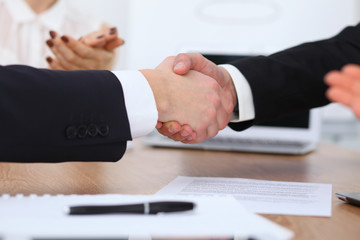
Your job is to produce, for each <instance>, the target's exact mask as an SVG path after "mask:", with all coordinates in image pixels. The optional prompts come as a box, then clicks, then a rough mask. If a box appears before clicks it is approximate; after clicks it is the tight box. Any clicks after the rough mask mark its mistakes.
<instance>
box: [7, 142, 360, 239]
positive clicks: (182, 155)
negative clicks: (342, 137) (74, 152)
mask: <svg viewBox="0 0 360 240" xmlns="http://www.w3.org/2000/svg"><path fill="white" fill-rule="evenodd" d="M177 176H198V177H201V176H202V177H231V178H251V179H262V180H278V181H296V182H314V183H330V184H333V196H332V217H330V218H321V217H306V216H286V215H263V216H264V217H266V218H268V219H270V220H272V221H274V222H276V223H278V224H280V225H282V226H284V227H287V228H289V229H291V230H292V231H294V232H295V238H294V239H360V208H359V207H354V206H351V205H348V204H344V203H342V202H341V201H340V200H338V199H337V198H336V197H335V192H360V153H358V152H354V151H350V150H347V149H343V148H339V147H336V146H333V145H327V144H321V145H320V146H319V147H318V148H317V150H316V151H314V152H312V153H310V154H307V155H303V156H289V155H266V154H252V153H234V152H213V151H201V150H179V149H165V148H150V147H144V146H142V144H141V142H140V140H138V141H136V142H135V144H134V147H133V149H130V150H128V151H127V153H126V154H125V156H124V157H123V159H121V160H120V161H118V162H116V163H102V162H95V163H80V162H72V163H71V162H69V163H58V164H51V163H43V164H39V163H36V164H21V163H20V164H19V163H0V194H4V193H7V194H11V195H15V194H25V195H28V194H33V193H35V194H104V193H119V194H153V193H156V192H157V191H158V190H160V189H161V188H162V187H164V186H165V185H166V184H168V183H169V182H170V181H172V180H173V179H174V178H176V177H177Z"/></svg>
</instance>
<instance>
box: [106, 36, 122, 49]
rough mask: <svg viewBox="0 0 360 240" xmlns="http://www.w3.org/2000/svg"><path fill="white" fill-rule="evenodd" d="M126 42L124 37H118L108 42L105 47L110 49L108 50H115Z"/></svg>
mask: <svg viewBox="0 0 360 240" xmlns="http://www.w3.org/2000/svg"><path fill="white" fill-rule="evenodd" d="M124 44H125V41H124V39H122V38H116V39H114V40H112V41H110V42H107V43H106V45H105V46H104V49H106V50H108V51H112V50H114V49H115V48H118V47H120V46H122V45H124Z"/></svg>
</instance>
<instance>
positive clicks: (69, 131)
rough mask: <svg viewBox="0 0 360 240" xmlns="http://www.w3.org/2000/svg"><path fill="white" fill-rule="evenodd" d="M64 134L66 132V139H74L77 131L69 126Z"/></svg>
mask: <svg viewBox="0 0 360 240" xmlns="http://www.w3.org/2000/svg"><path fill="white" fill-rule="evenodd" d="M65 132H66V137H67V138H68V139H74V138H75V137H76V135H77V133H78V131H77V129H76V127H75V126H69V127H67V128H66V130H65Z"/></svg>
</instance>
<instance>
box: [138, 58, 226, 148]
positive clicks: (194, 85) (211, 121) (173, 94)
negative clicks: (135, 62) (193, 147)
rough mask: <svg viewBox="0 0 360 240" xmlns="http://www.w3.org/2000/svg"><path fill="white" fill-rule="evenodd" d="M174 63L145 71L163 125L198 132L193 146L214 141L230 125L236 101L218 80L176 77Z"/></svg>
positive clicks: (170, 60) (193, 75) (194, 74)
mask: <svg viewBox="0 0 360 240" xmlns="http://www.w3.org/2000/svg"><path fill="white" fill-rule="evenodd" d="M174 60H175V57H169V58H167V59H166V60H165V61H164V62H162V63H161V64H160V65H159V66H158V67H157V68H156V69H155V70H142V71H141V72H142V73H143V74H144V76H145V77H146V79H147V80H148V82H149V84H150V86H151V88H152V90H153V93H154V96H155V101H156V105H157V109H158V112H159V121H160V122H170V121H177V122H179V123H180V124H182V125H184V124H188V125H186V126H184V128H185V129H186V127H187V126H188V127H191V129H194V131H196V136H195V137H196V138H195V139H192V140H188V142H189V143H199V142H202V141H205V140H207V139H208V138H211V137H214V136H215V135H216V134H217V133H218V131H219V130H220V129H223V128H225V127H226V125H227V123H228V122H229V121H230V118H231V114H232V110H233V102H232V98H231V97H229V96H228V95H227V93H226V91H225V90H224V89H223V88H221V86H220V85H219V84H218V82H217V81H216V80H214V79H213V78H211V77H209V76H206V75H204V74H202V73H200V72H197V71H193V70H190V71H189V72H188V73H186V74H185V75H183V76H180V75H177V74H175V73H174V72H173V64H174ZM185 131H186V130H185ZM180 134H181V133H180Z"/></svg>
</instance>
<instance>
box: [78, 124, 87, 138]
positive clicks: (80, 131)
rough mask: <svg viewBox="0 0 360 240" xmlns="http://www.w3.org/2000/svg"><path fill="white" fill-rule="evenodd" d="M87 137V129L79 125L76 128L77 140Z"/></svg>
mask: <svg viewBox="0 0 360 240" xmlns="http://www.w3.org/2000/svg"><path fill="white" fill-rule="evenodd" d="M86 135H87V127H86V126H85V125H80V126H79V127H78V134H77V136H78V138H84V137H86Z"/></svg>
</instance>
